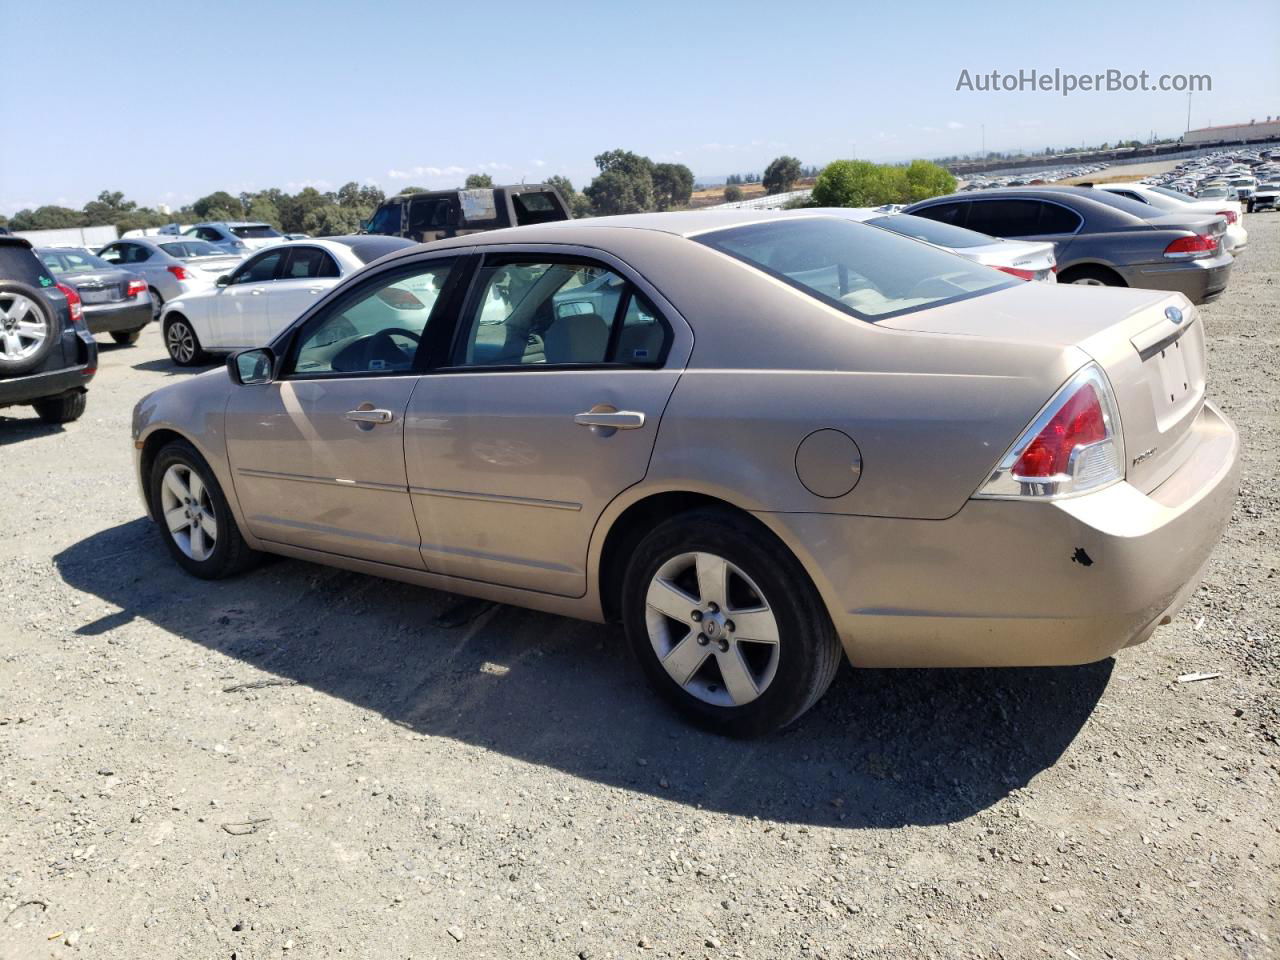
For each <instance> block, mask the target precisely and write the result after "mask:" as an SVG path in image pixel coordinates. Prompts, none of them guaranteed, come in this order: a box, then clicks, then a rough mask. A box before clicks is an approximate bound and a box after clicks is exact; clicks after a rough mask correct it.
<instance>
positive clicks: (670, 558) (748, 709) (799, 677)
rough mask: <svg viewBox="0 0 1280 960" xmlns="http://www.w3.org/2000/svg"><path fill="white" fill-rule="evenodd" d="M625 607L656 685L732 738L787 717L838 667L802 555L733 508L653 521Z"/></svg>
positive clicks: (832, 636)
mask: <svg viewBox="0 0 1280 960" xmlns="http://www.w3.org/2000/svg"><path fill="white" fill-rule="evenodd" d="M622 611H623V624H624V627H625V629H626V634H627V639H628V641H629V643H630V645H631V649H632V651H633V653H634V654H635V655H636V658H637V659H638V660H639V661H640V664H641V667H642V668H643V669H644V672H645V675H646V677H647V678H648V680H649V682H650V684H652V686H653V687H654V689H655V690H657V692H658V693H660V694H661V695H662V696H663V697H664V698H666V699H667V700H668V701H669V702H670V703H672V704H673V705H674V706H675V707H676V708H677V709H678V710H679V711H680V712H681V713H682V714H684V715H685V716H686V717H688V718H689V719H691V720H693V721H694V722H695V723H698V724H700V725H702V726H706V727H709V728H711V729H713V730H715V731H717V732H719V733H723V734H728V735H730V736H738V737H753V736H759V735H761V734H765V733H770V732H772V731H775V730H778V729H781V728H782V727H785V726H786V725H787V724H789V723H791V722H792V721H794V720H795V719H796V718H797V717H799V716H800V715H801V714H803V713H804V712H805V711H806V710H808V709H809V708H810V707H812V706H813V705H814V704H815V703H816V702H817V701H818V699H819V698H820V697H821V696H822V695H823V694H824V693H825V692H826V690H827V688H828V687H829V686H830V685H831V681H832V679H833V678H834V677H835V674H836V670H837V668H838V667H839V665H840V656H841V648H840V642H839V639H838V638H837V637H836V632H835V628H834V627H833V626H832V623H831V618H830V617H829V616H828V615H827V611H826V608H825V607H824V605H823V603H822V600H821V598H820V597H819V596H818V592H817V590H816V589H815V588H814V586H813V584H812V582H811V581H810V580H809V577H808V575H807V574H806V573H805V571H804V568H803V567H801V566H800V563H799V561H797V560H796V559H795V557H793V556H792V555H791V553H790V552H789V551H788V550H787V549H786V547H785V546H784V545H783V544H781V543H780V542H778V541H777V539H776V538H774V537H773V536H772V534H770V533H769V532H768V531H765V530H762V529H761V527H760V526H759V524H758V523H756V522H755V521H752V520H750V519H749V518H746V517H742V516H739V515H736V514H733V513H730V512H728V511H725V510H718V509H701V510H695V511H690V512H688V513H684V514H680V515H678V516H675V517H672V518H671V519H669V520H667V521H665V522H663V523H661V524H659V525H658V526H657V527H656V528H655V529H654V530H653V531H651V532H650V533H649V534H648V535H647V536H646V537H645V538H644V539H643V540H642V541H641V542H640V544H639V546H638V547H637V548H636V550H635V552H634V554H633V555H632V558H631V561H630V563H629V564H628V567H627V571H626V575H625V577H624V580H623V588H622Z"/></svg>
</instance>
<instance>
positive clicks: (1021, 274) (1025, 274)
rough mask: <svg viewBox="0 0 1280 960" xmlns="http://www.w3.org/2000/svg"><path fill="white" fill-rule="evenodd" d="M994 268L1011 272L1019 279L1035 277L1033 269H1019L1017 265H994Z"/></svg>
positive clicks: (1032, 278)
mask: <svg viewBox="0 0 1280 960" xmlns="http://www.w3.org/2000/svg"><path fill="white" fill-rule="evenodd" d="M996 269H997V270H1000V271H1002V272H1004V273H1010V274H1013V276H1015V277H1017V278H1018V279H1019V280H1034V279H1035V278H1036V272H1035V271H1034V270H1019V269H1018V268H1017V267H996Z"/></svg>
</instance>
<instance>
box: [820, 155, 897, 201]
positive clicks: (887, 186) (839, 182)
mask: <svg viewBox="0 0 1280 960" xmlns="http://www.w3.org/2000/svg"><path fill="white" fill-rule="evenodd" d="M891 169H893V168H890V167H884V166H881V165H879V164H875V163H870V162H869V161H866V160H836V161H834V162H833V163H829V164H827V166H826V167H825V168H823V171H822V172H821V173H820V174H818V180H817V182H816V183H815V184H814V185H813V197H812V202H813V205H814V206H817V207H876V206H879V205H880V204H882V203H896V202H898V201H897V196H898V194H899V193H900V192H901V191H902V189H903V188H904V185H905V177H902V176H901V175H899V178H898V179H901V180H903V184H898V183H895V182H894V180H895V178H894V176H893V175H892V174H891V173H889V171H890V170H891ZM898 169H899V170H900V169H901V168H898Z"/></svg>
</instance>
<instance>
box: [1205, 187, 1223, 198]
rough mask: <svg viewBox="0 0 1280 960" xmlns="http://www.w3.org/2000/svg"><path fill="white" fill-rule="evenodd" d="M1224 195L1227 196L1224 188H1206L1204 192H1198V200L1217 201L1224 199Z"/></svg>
mask: <svg viewBox="0 0 1280 960" xmlns="http://www.w3.org/2000/svg"><path fill="white" fill-rule="evenodd" d="M1226 195H1227V188H1226V187H1206V188H1205V189H1204V190H1201V191H1200V198H1201V199H1202V200H1203V199H1208V200H1216V199H1218V197H1225V196H1226Z"/></svg>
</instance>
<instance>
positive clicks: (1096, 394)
mask: <svg viewBox="0 0 1280 960" xmlns="http://www.w3.org/2000/svg"><path fill="white" fill-rule="evenodd" d="M1123 479H1124V440H1123V438H1122V437H1121V434H1120V417H1119V415H1118V413H1117V407H1116V401H1115V396H1114V394H1113V393H1112V392H1111V384H1110V383H1108V382H1107V378H1106V376H1105V375H1104V374H1103V372H1102V369H1101V368H1100V367H1099V366H1098V365H1097V364H1094V363H1091V364H1089V365H1088V366H1086V367H1084V368H1082V369H1081V370H1080V372H1079V373H1077V374H1076V375H1075V376H1074V377H1072V378H1071V379H1070V380H1069V381H1068V382H1067V383H1066V385H1065V386H1064V387H1062V389H1061V390H1059V391H1058V393H1057V394H1056V395H1055V396H1054V398H1053V399H1052V400H1050V401H1049V404H1048V406H1046V407H1045V408H1044V410H1042V411H1041V412H1040V415H1039V416H1038V417H1036V419H1035V420H1034V421H1033V422H1032V423H1031V426H1029V427H1027V429H1026V430H1024V431H1023V432H1022V435H1021V436H1019V437H1018V439H1017V440H1016V441H1015V442H1014V444H1013V446H1011V447H1010V448H1009V450H1008V451H1007V452H1006V453H1005V455H1004V457H1003V458H1002V459H1001V461H1000V464H999V466H997V467H996V468H995V470H993V471H992V473H991V476H990V477H989V478H987V482H986V483H985V484H983V486H982V487H981V489H979V490H978V492H977V493H976V494H975V496H977V497H990V498H996V499H1012V498H1022V497H1035V498H1044V497H1064V496H1070V495H1073V494H1078V493H1086V492H1088V491H1090V490H1097V489H1099V488H1100V487H1104V486H1107V485H1108V484H1111V483H1115V482H1116V481H1117V480H1123Z"/></svg>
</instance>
